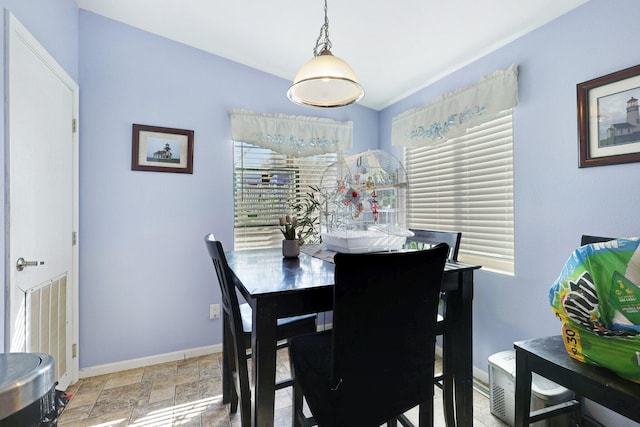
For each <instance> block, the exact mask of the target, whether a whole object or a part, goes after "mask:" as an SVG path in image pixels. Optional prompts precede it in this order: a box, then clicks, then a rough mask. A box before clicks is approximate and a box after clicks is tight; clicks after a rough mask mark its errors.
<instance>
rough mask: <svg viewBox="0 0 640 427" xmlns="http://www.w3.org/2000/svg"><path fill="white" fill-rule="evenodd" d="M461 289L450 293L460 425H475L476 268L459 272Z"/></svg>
mask: <svg viewBox="0 0 640 427" xmlns="http://www.w3.org/2000/svg"><path fill="white" fill-rule="evenodd" d="M458 281H459V283H458V289H457V290H456V291H451V292H450V293H449V294H448V295H447V303H448V304H449V307H448V310H449V311H447V313H446V314H447V316H448V317H447V322H448V321H449V320H452V324H451V325H450V326H451V329H452V334H451V339H452V340H453V343H452V347H453V349H454V350H453V351H452V352H451V353H453V354H452V356H451V363H452V364H453V372H454V383H455V406H456V425H457V426H458V427H461V426H468V427H471V426H473V272H472V271H464V272H460V273H459V274H458Z"/></svg>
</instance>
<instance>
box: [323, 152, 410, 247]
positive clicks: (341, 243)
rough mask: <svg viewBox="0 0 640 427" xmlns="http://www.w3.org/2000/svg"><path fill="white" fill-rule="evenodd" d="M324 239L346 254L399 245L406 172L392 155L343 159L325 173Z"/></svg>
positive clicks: (370, 154)
mask: <svg viewBox="0 0 640 427" xmlns="http://www.w3.org/2000/svg"><path fill="white" fill-rule="evenodd" d="M320 187H321V191H322V193H323V194H324V195H325V198H326V203H325V206H324V215H322V216H321V235H322V241H323V243H325V245H326V246H327V248H329V249H332V250H335V251H338V252H347V253H364V252H377V251H386V250H397V249H401V248H402V246H403V245H404V243H405V240H406V238H407V236H410V235H412V234H413V233H411V232H410V231H409V230H408V229H407V228H406V202H407V193H408V185H407V174H406V172H405V169H404V166H403V165H402V164H401V163H400V161H398V159H396V158H395V157H394V156H393V155H391V154H389V153H387V152H385V151H382V150H372V151H366V152H363V153H358V154H355V155H353V156H349V157H345V158H343V159H341V160H339V161H337V162H335V163H333V164H332V165H330V166H329V167H328V168H327V169H326V170H325V172H324V174H323V176H322V180H321V184H320Z"/></svg>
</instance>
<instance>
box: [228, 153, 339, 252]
mask: <svg viewBox="0 0 640 427" xmlns="http://www.w3.org/2000/svg"><path fill="white" fill-rule="evenodd" d="M336 160H337V154H336V153H328V154H320V155H315V156H309V157H291V156H288V155H286V154H281V153H277V152H275V151H272V150H271V149H269V148H263V147H258V146H255V145H252V144H248V143H246V142H240V141H236V142H234V180H233V181H234V246H235V249H250V248H266V247H279V246H281V244H282V243H281V242H282V239H283V236H282V233H281V232H280V227H279V218H280V217H282V216H284V215H288V214H293V211H292V206H293V205H294V204H297V203H302V202H303V201H304V199H305V198H307V197H308V193H312V192H313V191H312V190H311V188H310V186H319V185H320V180H321V178H322V174H323V172H324V171H325V169H326V168H327V167H328V166H329V165H330V164H332V163H334V162H335V161H336Z"/></svg>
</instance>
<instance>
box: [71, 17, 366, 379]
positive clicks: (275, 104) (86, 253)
mask: <svg viewBox="0 0 640 427" xmlns="http://www.w3.org/2000/svg"><path fill="white" fill-rule="evenodd" d="M79 32H80V38H79V39H80V43H79V50H80V56H79V58H80V59H79V63H80V66H79V74H80V87H81V91H80V105H81V113H82V114H81V118H80V123H81V124H80V138H81V147H80V208H81V215H80V236H81V243H82V246H81V264H80V285H81V290H80V354H81V358H80V368H86V367H91V366H96V365H101V364H105V363H110V362H118V361H123V360H128V359H134V358H139V357H145V356H153V355H157V354H163V353H168V352H173V351H179V350H184V349H191V348H197V347H201V346H207V345H211V344H219V343H221V342H222V338H221V337H222V328H221V327H222V322H221V321H219V320H216V321H211V320H209V304H211V303H214V302H220V293H219V288H218V285H217V282H216V280H215V276H214V271H213V266H212V264H211V260H210V259H208V258H207V254H206V250H205V247H204V243H203V240H202V239H203V237H204V235H205V233H208V232H213V233H215V234H216V236H217V237H218V238H219V239H220V240H221V241H222V242H223V244H224V245H225V247H227V248H229V249H231V248H232V244H233V192H232V188H233V187H232V167H233V158H232V141H231V137H230V134H231V133H230V129H229V115H228V112H229V110H230V109H232V108H245V109H249V110H253V111H256V112H267V113H276V112H281V113H286V114H300V115H309V116H321V117H328V118H332V119H336V120H352V121H353V122H354V140H355V143H354V144H355V147H354V149H353V152H354V153H355V152H359V151H363V150H366V149H367V148H368V147H370V146H375V145H376V144H377V133H378V131H377V119H378V113H377V112H376V111H373V110H370V109H367V108H364V107H362V106H359V105H355V106H350V107H346V108H341V109H337V110H318V109H311V108H303V107H297V106H295V105H294V104H292V103H291V102H290V101H289V100H288V99H287V97H286V91H287V88H288V86H289V84H290V82H289V81H286V80H283V79H280V78H277V77H274V76H271V75H268V74H265V73H262V72H259V71H257V70H255V69H252V68H248V67H245V66H242V65H239V64H237V63H234V62H231V61H228V60H226V59H222V58H220V57H217V56H214V55H211V54H208V53H205V52H203V51H200V50H197V49H193V48H189V47H186V46H184V45H181V44H179V43H175V42H172V41H169V40H166V39H163V38H160V37H157V36H155V35H152V34H150V33H147V32H143V31H140V30H137V29H134V28H132V27H129V26H126V25H123V24H121V23H117V22H115V21H112V20H109V19H105V18H103V17H100V16H98V15H95V14H92V13H89V12H86V11H81V12H80V24H79ZM132 123H140V124H146V125H153V126H164V127H173V128H181V129H192V130H194V131H195V144H194V147H195V154H194V169H193V175H187V174H173V173H157V172H140V171H132V170H131V136H132V135H131V132H132V129H131V125H132Z"/></svg>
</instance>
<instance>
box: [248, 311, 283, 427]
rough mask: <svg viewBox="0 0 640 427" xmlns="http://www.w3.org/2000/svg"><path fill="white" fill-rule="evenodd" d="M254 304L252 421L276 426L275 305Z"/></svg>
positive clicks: (256, 424)
mask: <svg viewBox="0 0 640 427" xmlns="http://www.w3.org/2000/svg"><path fill="white" fill-rule="evenodd" d="M252 308H253V331H252V336H251V348H252V357H251V359H252V366H253V369H252V373H251V375H252V379H253V393H252V394H253V399H252V400H253V401H252V414H251V417H252V423H251V425H252V426H254V427H258V426H259V427H273V422H274V418H273V416H274V401H275V382H276V344H277V343H276V326H277V319H276V318H275V311H274V307H272V306H271V305H270V304H269V303H268V302H258V303H257V305H256V306H255V307H252Z"/></svg>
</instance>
